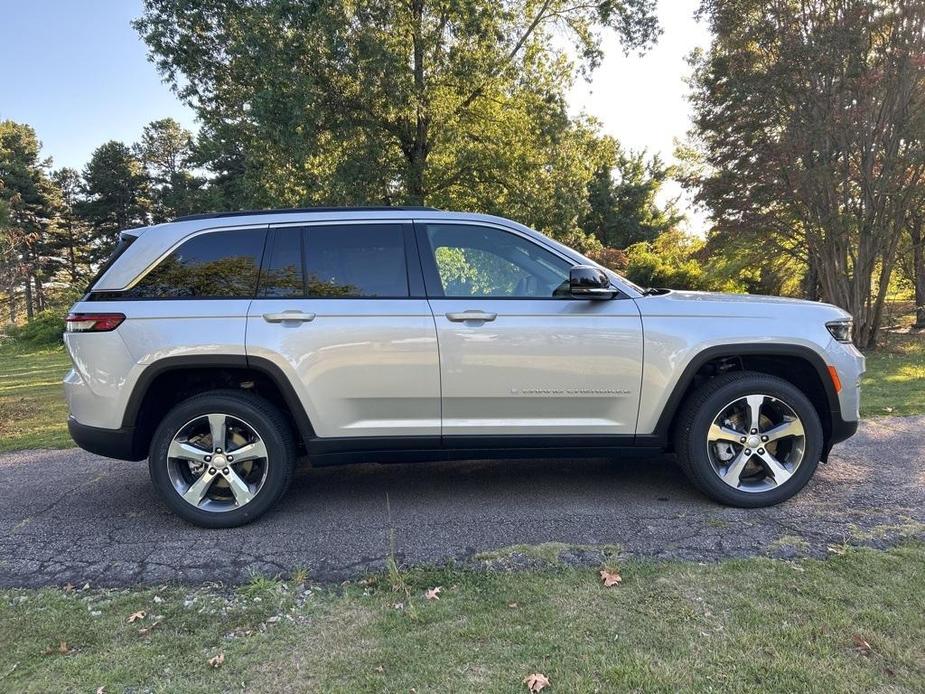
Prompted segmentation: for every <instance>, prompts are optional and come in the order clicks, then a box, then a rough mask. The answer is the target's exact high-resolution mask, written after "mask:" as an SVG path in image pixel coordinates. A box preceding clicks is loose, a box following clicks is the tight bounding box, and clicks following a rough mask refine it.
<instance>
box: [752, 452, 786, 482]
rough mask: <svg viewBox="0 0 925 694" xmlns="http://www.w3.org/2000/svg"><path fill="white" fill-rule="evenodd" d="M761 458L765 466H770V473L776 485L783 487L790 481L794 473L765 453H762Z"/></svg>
mask: <svg viewBox="0 0 925 694" xmlns="http://www.w3.org/2000/svg"><path fill="white" fill-rule="evenodd" d="M759 456H760V457H761V459H762V460H763V461H764V464H765V465H767V466H768V471H769V472H770V473H771V477H773V478H774V482H775V483H777V484H778V485H781V484H783V483H784V482H786V481H787V480H789V479H790V475H791V474H792V473H791V472H790V471H789V470H788V469H787V468H785V467H784V466H783V465H782V464H781V462H780V461H779V460H778V459H777V458H775V457H774V456H773V455H771V454H770V453H768V452H767V451H765V452H764V453H760V454H759Z"/></svg>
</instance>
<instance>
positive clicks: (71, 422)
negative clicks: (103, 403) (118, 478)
mask: <svg viewBox="0 0 925 694" xmlns="http://www.w3.org/2000/svg"><path fill="white" fill-rule="evenodd" d="M67 430H68V433H69V434H70V435H71V438H72V439H74V443H76V444H77V445H78V446H80V447H81V448H83V449H84V450H85V451H89V452H90V453H96V454H97V455H103V456H106V457H107V458H117V459H119V460H143V459H144V457H145V454H144V452H142V451H139V450H137V446H136V444H135V429H134V427H123V428H121V429H103V428H101V427H91V426H88V425H86V424H81V423H80V422H78V421H77V420H76V419H74V418H73V417H68V420H67Z"/></svg>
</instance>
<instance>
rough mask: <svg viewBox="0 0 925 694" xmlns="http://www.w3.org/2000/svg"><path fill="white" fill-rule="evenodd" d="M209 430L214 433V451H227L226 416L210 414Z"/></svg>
mask: <svg viewBox="0 0 925 694" xmlns="http://www.w3.org/2000/svg"><path fill="white" fill-rule="evenodd" d="M209 430H210V431H211V432H212V449H213V450H218V449H221V450H223V451H224V450H225V415H223V414H210V415H209Z"/></svg>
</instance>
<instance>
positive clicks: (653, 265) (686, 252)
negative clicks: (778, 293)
mask: <svg viewBox="0 0 925 694" xmlns="http://www.w3.org/2000/svg"><path fill="white" fill-rule="evenodd" d="M705 245H706V244H705V242H704V241H703V239H700V238H697V237H695V236H691V235H689V234H685V233H683V232H681V231H666V232H663V233H662V234H660V235H659V236H658V238H657V239H655V240H654V241H642V242H640V243H634V244H633V245H632V246H630V247H629V248H627V249H626V257H627V267H626V278H627V279H628V280H630V281H631V282H635V283H636V284H638V285H640V286H643V287H667V288H668V289H694V290H700V291H718V292H741V291H744V286H743V285H742V282H741V281H739V280H738V279H736V278H731V277H727V276H725V273H723V272H721V271H720V270H721V263H719V262H718V261H717V259H714V258H709V257H708V256H707V254H706V252H705Z"/></svg>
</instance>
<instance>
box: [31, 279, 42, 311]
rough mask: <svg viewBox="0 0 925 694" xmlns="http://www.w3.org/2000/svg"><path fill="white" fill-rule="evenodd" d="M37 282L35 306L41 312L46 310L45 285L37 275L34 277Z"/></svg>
mask: <svg viewBox="0 0 925 694" xmlns="http://www.w3.org/2000/svg"><path fill="white" fill-rule="evenodd" d="M33 279H34V280H35V305H36V307H37V308H38V310H39V311H44V310H45V285H44V284H42V279H41V278H40V277H39V276H38V275H35V277H33Z"/></svg>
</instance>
